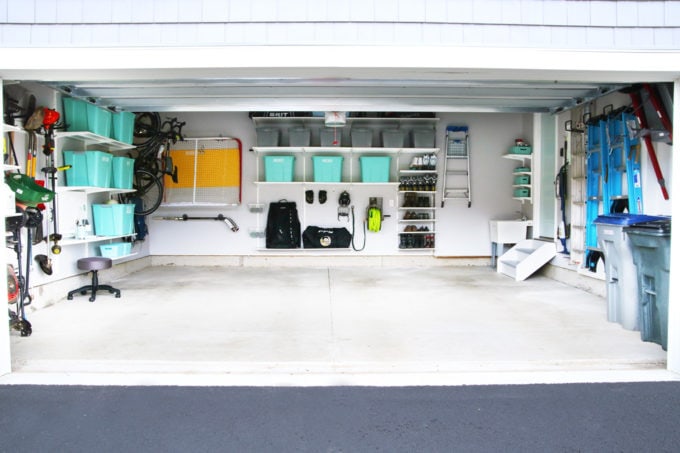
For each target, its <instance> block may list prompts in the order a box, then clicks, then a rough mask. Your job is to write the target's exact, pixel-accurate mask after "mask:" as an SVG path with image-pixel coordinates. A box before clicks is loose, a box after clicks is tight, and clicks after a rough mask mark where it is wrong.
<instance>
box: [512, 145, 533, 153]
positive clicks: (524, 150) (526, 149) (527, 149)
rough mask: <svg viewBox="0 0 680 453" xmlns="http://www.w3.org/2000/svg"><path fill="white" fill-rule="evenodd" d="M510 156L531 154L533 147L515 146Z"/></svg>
mask: <svg viewBox="0 0 680 453" xmlns="http://www.w3.org/2000/svg"><path fill="white" fill-rule="evenodd" d="M510 154H531V146H513V147H511V148H510Z"/></svg>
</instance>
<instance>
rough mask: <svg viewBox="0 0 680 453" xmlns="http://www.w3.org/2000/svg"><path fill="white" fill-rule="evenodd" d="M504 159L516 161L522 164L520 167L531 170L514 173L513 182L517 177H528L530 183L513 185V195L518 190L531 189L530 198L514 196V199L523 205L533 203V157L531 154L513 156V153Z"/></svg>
mask: <svg viewBox="0 0 680 453" xmlns="http://www.w3.org/2000/svg"><path fill="white" fill-rule="evenodd" d="M503 158H505V159H510V160H515V161H518V162H520V167H526V168H528V169H529V170H528V171H514V172H513V173H512V175H513V180H514V178H515V177H517V176H528V177H529V182H528V183H527V184H513V185H512V190H513V194H514V192H515V190H516V189H521V188H526V189H529V196H526V197H517V196H514V195H513V197H512V198H513V199H515V200H518V201H521V202H522V203H524V202H525V201H526V202H529V203H531V202H532V201H533V193H534V191H533V188H532V183H533V180H534V179H533V175H532V168H533V167H532V156H531V154H513V153H507V154H503Z"/></svg>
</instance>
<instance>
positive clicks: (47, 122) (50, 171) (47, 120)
mask: <svg viewBox="0 0 680 453" xmlns="http://www.w3.org/2000/svg"><path fill="white" fill-rule="evenodd" d="M58 121H59V112H57V111H56V110H52V109H48V108H45V109H44V114H43V128H44V129H45V143H44V144H43V154H45V155H46V156H47V166H46V167H45V168H43V169H42V171H43V173H45V179H48V178H49V180H50V189H51V190H52V192H54V191H55V190H56V187H57V171H59V170H67V169H68V168H70V166H64V167H59V168H57V167H55V164H54V129H55V127H56V126H57V122H58ZM48 223H49V221H48ZM57 226H58V222H57V198H56V197H54V198H53V199H52V234H51V235H50V234H48V235H47V237H48V239H49V241H51V242H52V247H51V250H52V253H54V254H55V255H58V254H60V253H61V246H60V245H59V241H60V240H61V234H59V232H58V228H57ZM48 230H49V227H48ZM50 266H51V263H50Z"/></svg>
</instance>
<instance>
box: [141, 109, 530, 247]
mask: <svg viewBox="0 0 680 453" xmlns="http://www.w3.org/2000/svg"><path fill="white" fill-rule="evenodd" d="M179 116H180V118H181V119H182V120H183V121H186V122H187V126H186V129H185V130H186V135H187V136H191V137H205V136H211V137H212V136H217V135H223V136H234V137H237V138H239V139H241V141H242V142H243V166H242V168H243V203H242V205H241V206H240V207H238V208H233V209H221V210H213V209H199V208H185V209H183V210H177V209H176V208H161V209H160V210H159V211H158V212H157V213H156V216H163V215H175V214H183V213H187V214H189V215H194V216H199V215H201V216H213V215H215V214H217V213H223V214H224V215H226V216H230V217H232V218H233V219H234V220H235V221H236V222H237V223H238V225H239V227H240V231H239V232H238V233H232V232H231V231H229V229H228V228H227V226H226V225H225V224H223V223H220V222H214V221H189V222H175V221H165V220H157V219H154V218H153V217H152V218H150V219H148V224H149V228H150V237H149V242H150V246H151V248H150V252H151V254H152V255H249V254H253V253H255V254H258V253H267V252H266V251H265V252H262V251H258V248H261V247H262V246H263V245H264V244H263V243H262V241H261V240H260V241H258V240H257V239H253V238H250V237H249V234H248V233H249V230H251V229H257V228H263V227H264V222H265V221H266V219H265V216H264V215H260V216H258V215H257V214H253V213H251V212H249V211H248V209H247V205H248V203H253V202H255V201H257V186H256V185H255V184H253V181H254V180H255V179H256V159H257V156H256V155H254V154H253V153H252V152H250V151H248V150H249V149H250V148H251V147H252V146H253V143H254V140H255V128H254V125H253V123H252V122H251V120H250V119H249V118H248V115H247V113H222V112H220V113H184V114H180V115H179ZM438 116H439V118H440V121H439V124H438V131H437V143H438V146H439V147H441V146H442V143H443V140H444V134H445V129H446V126H447V125H449V124H465V125H468V126H469V127H470V136H471V167H472V207H471V208H468V207H467V203H463V202H455V201H447V203H446V206H445V208H443V209H440V210H439V211H438V212H437V218H438V223H437V232H438V234H437V248H436V253H437V255H441V256H488V255H489V254H490V243H489V236H488V221H489V220H490V219H492V218H516V217H517V216H518V214H517V212H516V211H519V210H521V209H522V208H524V210H525V213H526V214H527V215H529V216H530V215H531V208H530V206H528V205H525V206H524V207H523V206H522V205H521V203H520V202H518V201H515V200H513V199H512V187H511V185H512V170H513V168H514V167H515V166H517V162H515V161H510V160H507V159H503V158H501V155H502V154H504V153H506V152H507V149H508V147H509V146H511V145H512V144H513V143H514V139H515V138H517V137H525V138H527V139H530V137H531V132H532V131H531V130H530V128H531V121H530V120H527V118H529V119H530V118H531V116H530V115H520V114H494V113H477V114H453V113H445V114H440V115H438ZM440 162H441V161H440ZM313 188H314V190H315V203H314V204H312V205H309V204H307V203H305V201H304V190H305V188H303V187H301V186H297V185H294V186H284V185H276V186H267V187H262V186H260V199H259V201H260V202H264V203H268V202H270V201H276V200H278V199H281V198H285V199H287V200H291V201H296V202H297V204H298V210H299V211H300V215H301V216H303V218H306V219H307V220H309V224H313V225H319V226H345V227H347V228H348V229H350V230H351V225H350V224H348V223H347V222H344V221H342V220H341V221H338V220H337V198H338V195H339V192H340V191H341V190H343V189H344V188H343V187H338V186H329V187H328V188H327V190H328V198H329V201H328V202H327V203H326V204H324V205H320V204H319V203H318V201H317V200H318V198H317V197H318V190H319V189H320V188H321V187H318V186H314V187H313ZM349 191H350V195H351V197H352V200H353V204H355V205H356V215H357V220H356V225H357V229H358V228H359V225H360V222H361V220H362V219H363V212H364V210H365V208H366V205H367V204H368V197H369V196H382V197H384V207H385V213H386V214H388V215H390V216H391V217H390V218H388V219H387V220H386V222H385V224H384V226H383V230H382V231H381V232H380V233H377V234H376V233H373V234H372V233H369V235H368V240H367V246H366V250H365V251H364V252H363V253H364V254H386V253H388V254H392V253H398V252H397V250H396V244H397V241H398V239H397V236H396V232H397V226H396V219H397V211H396V209H395V206H396V203H397V201H396V199H395V190H394V189H393V188H387V187H384V188H381V187H376V186H367V187H360V186H356V185H355V186H352V187H351V188H349ZM439 199H440V198H439V194H438V195H437V200H439ZM390 200H393V201H394V204H393V205H392V206H391V205H390ZM438 206H439V204H438ZM258 222H259V223H258ZM303 227H304V225H303ZM362 238H363V234H362V233H359V234H358V239H359V240H361V239H362ZM269 253H276V252H271V251H270V252H269Z"/></svg>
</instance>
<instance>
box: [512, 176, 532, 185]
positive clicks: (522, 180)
mask: <svg viewBox="0 0 680 453" xmlns="http://www.w3.org/2000/svg"><path fill="white" fill-rule="evenodd" d="M514 184H529V176H528V175H520V176H515V181H514Z"/></svg>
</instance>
